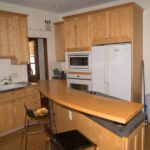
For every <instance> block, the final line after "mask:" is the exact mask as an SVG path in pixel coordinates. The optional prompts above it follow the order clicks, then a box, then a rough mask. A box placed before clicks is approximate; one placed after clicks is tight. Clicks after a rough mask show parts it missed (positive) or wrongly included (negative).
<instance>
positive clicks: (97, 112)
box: [39, 79, 143, 124]
mask: <svg viewBox="0 0 150 150" xmlns="http://www.w3.org/2000/svg"><path fill="white" fill-rule="evenodd" d="M39 89H40V92H41V93H42V94H43V95H44V96H46V97H48V98H49V99H51V100H52V101H54V102H56V103H58V104H61V105H63V106H66V107H68V108H71V109H74V110H77V111H80V112H84V113H87V114H91V115H94V116H97V117H101V118H104V119H108V120H112V121H115V122H118V123H122V124H126V123H127V122H128V121H129V120H130V119H132V118H133V117H134V116H135V115H136V114H137V113H138V112H140V111H141V109H142V108H143V104H139V103H130V102H127V101H122V100H116V99H112V98H107V97H103V96H96V95H91V94H88V93H84V92H81V91H79V90H75V89H72V88H68V87H67V85H66V84H65V82H64V81H62V80H55V79H54V80H41V81H39Z"/></svg>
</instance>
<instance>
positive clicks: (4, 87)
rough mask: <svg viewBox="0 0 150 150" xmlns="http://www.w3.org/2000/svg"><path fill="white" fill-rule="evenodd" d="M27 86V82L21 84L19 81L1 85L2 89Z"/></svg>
mask: <svg viewBox="0 0 150 150" xmlns="http://www.w3.org/2000/svg"><path fill="white" fill-rule="evenodd" d="M25 86H26V85H25V84H19V83H14V84H8V85H0V91H7V90H13V89H19V88H23V87H25Z"/></svg>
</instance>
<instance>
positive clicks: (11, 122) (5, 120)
mask: <svg viewBox="0 0 150 150" xmlns="http://www.w3.org/2000/svg"><path fill="white" fill-rule="evenodd" d="M24 103H25V104H26V105H27V107H28V108H30V109H37V108H40V93H39V90H38V87H37V85H32V86H28V87H26V88H23V89H19V90H15V91H10V92H5V93H1V94H0V136H4V135H6V134H9V133H12V132H14V131H16V130H19V129H21V128H23V126H24V119H25V108H24Z"/></svg>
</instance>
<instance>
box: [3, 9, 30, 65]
mask: <svg viewBox="0 0 150 150" xmlns="http://www.w3.org/2000/svg"><path fill="white" fill-rule="evenodd" d="M0 58H11V59H13V60H12V64H15V65H16V64H27V63H28V62H29V48H28V30H27V15H24V14H18V13H12V12H6V11H1V10H0Z"/></svg>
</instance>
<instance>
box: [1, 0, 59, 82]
mask: <svg viewBox="0 0 150 150" xmlns="http://www.w3.org/2000/svg"><path fill="white" fill-rule="evenodd" d="M0 10H6V11H11V12H17V13H23V14H27V15H29V16H28V29H29V31H30V32H31V31H37V32H38V33H39V32H42V31H43V32H42V34H44V33H45V34H49V35H50V36H49V37H50V38H49V41H48V42H49V45H50V46H49V49H48V55H49V56H48V58H49V66H48V67H49V70H50V71H49V76H50V78H51V68H52V64H54V63H55V52H54V44H53V43H54V39H53V37H54V36H53V30H52V31H47V32H45V31H44V30H45V19H47V20H51V21H52V23H53V22H57V21H59V20H60V17H59V15H57V14H55V13H50V12H46V11H41V10H38V9H31V8H28V7H22V6H18V5H12V4H8V3H3V2H0ZM46 36H47V35H46ZM0 70H1V71H0V79H1V78H3V77H4V76H6V77H8V75H9V73H11V74H13V76H14V79H13V80H14V81H15V82H18V81H27V71H26V65H23V66H13V65H11V64H10V60H2V59H0ZM20 70H23V71H20ZM14 74H15V75H14ZM16 74H17V75H16ZM0 84H1V83H0Z"/></svg>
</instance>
